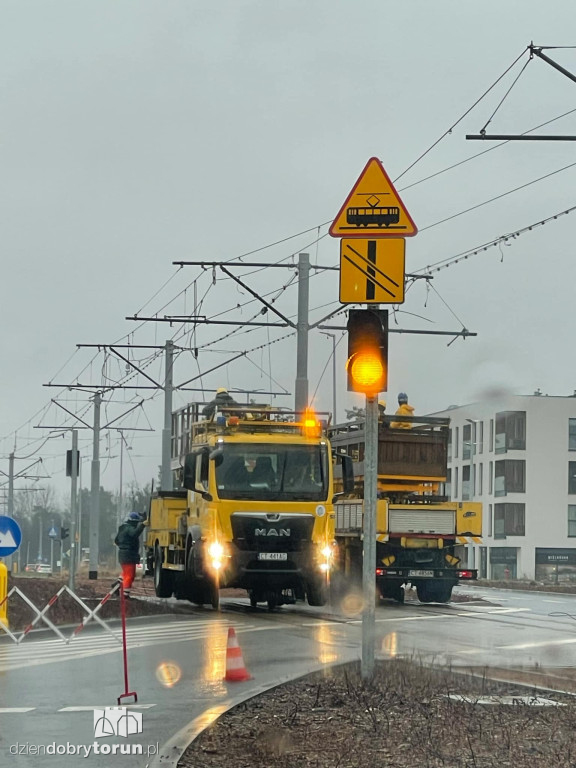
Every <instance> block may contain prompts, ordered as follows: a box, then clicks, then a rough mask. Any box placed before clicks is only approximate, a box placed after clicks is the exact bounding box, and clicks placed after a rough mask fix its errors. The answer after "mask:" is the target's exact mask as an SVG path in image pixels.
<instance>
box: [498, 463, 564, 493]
mask: <svg viewBox="0 0 576 768" xmlns="http://www.w3.org/2000/svg"><path fill="white" fill-rule="evenodd" d="M570 463H571V464H574V467H575V474H576V462H570ZM495 464H496V466H495V468H494V469H495V471H494V495H495V496H506V495H508V494H509V493H526V462H525V461H524V459H503V460H502V461H497V462H495ZM573 492H574V493H576V477H575V478H574V491H573Z"/></svg>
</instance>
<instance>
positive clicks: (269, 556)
mask: <svg viewBox="0 0 576 768" xmlns="http://www.w3.org/2000/svg"><path fill="white" fill-rule="evenodd" d="M258 560H288V553H287V552H258Z"/></svg>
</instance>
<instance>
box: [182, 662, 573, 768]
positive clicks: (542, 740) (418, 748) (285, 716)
mask: <svg viewBox="0 0 576 768" xmlns="http://www.w3.org/2000/svg"><path fill="white" fill-rule="evenodd" d="M529 693H530V691H529V689H528V690H527V689H526V688H522V687H515V686H514V685H513V684H512V685H511V684H505V685H503V684H498V683H493V682H490V681H488V680H486V679H482V678H474V677H469V676H466V675H460V674H458V675H457V674H451V673H450V672H449V671H439V670H433V669H429V668H427V667H424V666H422V665H420V664H417V663H412V662H408V661H404V660H394V661H390V662H384V663H382V664H380V665H378V667H377V669H376V673H375V675H374V679H373V681H372V682H371V683H370V684H366V683H364V682H363V681H362V680H361V678H360V676H359V669H358V665H352V666H347V667H344V668H338V669H335V670H332V671H330V670H326V671H325V672H324V673H317V674H315V675H311V676H308V677H306V678H302V679H300V680H297V681H295V682H293V683H289V684H288V685H285V686H281V687H279V688H276V689H274V690H272V691H268V692H267V693H265V694H263V695H261V696H258V697H256V698H254V699H251V700H250V701H248V702H246V703H244V704H242V705H240V706H238V707H235V708H234V709H233V710H231V711H230V712H228V713H226V714H225V715H223V716H222V717H221V718H220V719H219V720H218V721H217V722H216V723H215V724H214V725H213V726H211V727H210V728H209V729H207V730H206V731H204V732H203V734H201V736H200V737H199V738H198V739H197V740H196V741H195V742H194V743H193V744H192V745H191V746H190V747H189V748H188V750H187V751H186V753H185V754H184V755H183V757H182V759H181V761H180V762H179V763H178V765H179V768H229V765H230V761H231V756H232V755H233V756H234V758H233V763H234V766H235V768H270V766H274V768H366V767H367V766H379V768H415V766H417V767H418V768H496V767H498V768H502V767H503V766H513V768H542V766H544V765H555V766H558V768H569V767H570V768H573V766H575V765H576V702H575V701H574V700H573V699H571V698H570V697H567V696H562V695H559V694H556V695H554V694H551V695H547V698H549V699H552V700H556V701H559V702H561V703H562V704H564V706H560V707H557V706H538V707H535V706H528V705H526V704H515V705H504V704H491V705H489V704H481V703H478V700H479V698H480V697H482V696H486V695H490V694H505V695H508V696H509V695H517V696H525V695H526V694H529ZM449 694H452V695H454V694H461V695H463V696H468V697H471V700H470V703H461V702H459V701H455V700H453V699H450V698H448V695H449ZM539 695H540V696H542V695H543V694H542V693H540V694H539Z"/></svg>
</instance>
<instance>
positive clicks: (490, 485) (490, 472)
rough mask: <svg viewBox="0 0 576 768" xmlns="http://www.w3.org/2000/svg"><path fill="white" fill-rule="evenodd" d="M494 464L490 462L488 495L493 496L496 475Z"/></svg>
mask: <svg viewBox="0 0 576 768" xmlns="http://www.w3.org/2000/svg"><path fill="white" fill-rule="evenodd" d="M492 468H493V462H491V461H489V462H488V493H490V494H492V493H493V491H494V487H493V480H492V478H493V477H494V474H493V472H492Z"/></svg>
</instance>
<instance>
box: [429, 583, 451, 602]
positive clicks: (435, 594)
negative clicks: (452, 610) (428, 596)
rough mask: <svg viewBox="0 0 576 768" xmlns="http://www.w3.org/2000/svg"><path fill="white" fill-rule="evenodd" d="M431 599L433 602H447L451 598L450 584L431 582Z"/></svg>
mask: <svg viewBox="0 0 576 768" xmlns="http://www.w3.org/2000/svg"><path fill="white" fill-rule="evenodd" d="M430 586H431V587H432V589H431V593H432V599H433V600H434V602H435V603H449V602H450V600H451V598H452V584H431V585H430Z"/></svg>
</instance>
